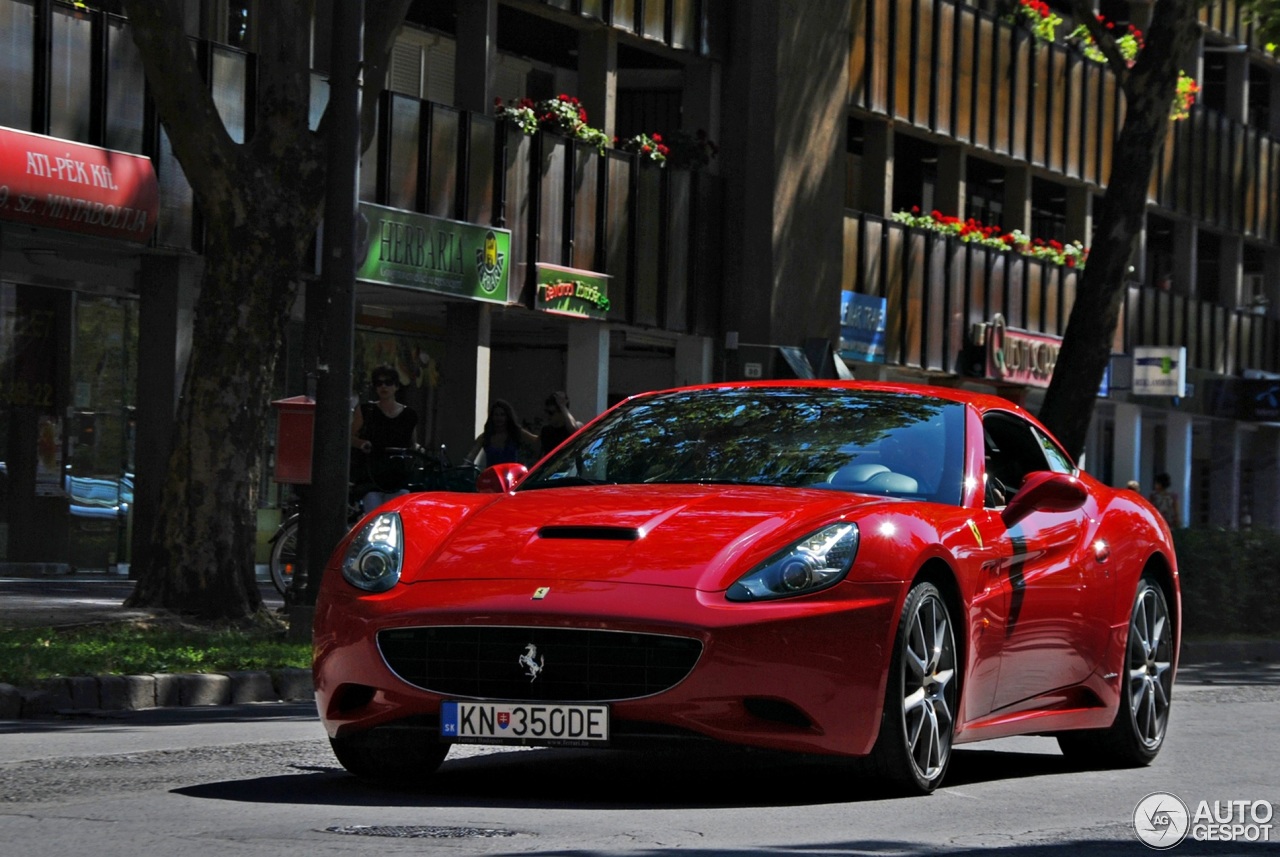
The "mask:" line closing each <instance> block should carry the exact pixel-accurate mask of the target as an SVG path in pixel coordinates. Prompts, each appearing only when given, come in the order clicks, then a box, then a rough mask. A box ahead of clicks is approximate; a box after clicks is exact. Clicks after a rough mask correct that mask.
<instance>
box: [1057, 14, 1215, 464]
mask: <svg viewBox="0 0 1280 857" xmlns="http://www.w3.org/2000/svg"><path fill="white" fill-rule="evenodd" d="M1198 8H1199V5H1198V3H1197V2H1196V0H1159V2H1157V3H1156V5H1155V8H1154V10H1153V15H1152V23H1151V26H1150V28H1149V29H1148V30H1147V33H1146V47H1145V48H1143V50H1142V53H1141V54H1139V56H1138V61H1137V63H1136V64H1135V65H1134V67H1133V68H1132V69H1121V70H1120V71H1119V72H1118V73H1119V75H1120V79H1121V81H1122V83H1123V90H1124V95H1125V118H1124V124H1123V126H1122V127H1121V129H1120V133H1119V134H1118V135H1117V137H1116V141H1115V144H1114V146H1113V148H1112V159H1111V176H1110V178H1109V180H1108V182H1107V192H1106V196H1104V197H1103V199H1102V205H1101V210H1100V211H1099V213H1098V216H1097V219H1096V223H1095V226H1094V234H1093V241H1092V242H1091V244H1090V247H1089V260H1088V264H1087V266H1086V267H1085V270H1084V274H1083V275H1082V276H1081V279H1080V285H1079V287H1078V288H1077V290H1076V298H1075V303H1074V304H1073V305H1072V307H1071V315H1070V316H1069V317H1068V319H1067V329H1066V333H1065V335H1064V336H1063V340H1062V349H1061V351H1060V352H1059V353H1058V363H1057V366H1056V367H1055V368H1054V372H1053V378H1052V379H1051V380H1050V382H1049V389H1048V391H1047V392H1046V393H1045V399H1044V406H1043V407H1042V408H1041V409H1040V419H1041V420H1042V421H1043V422H1044V424H1045V425H1046V426H1047V427H1048V428H1049V430H1050V431H1052V432H1053V433H1054V434H1055V435H1056V436H1057V437H1058V440H1060V441H1061V442H1062V444H1063V446H1065V447H1066V449H1067V451H1068V452H1069V453H1071V455H1072V456H1074V457H1076V458H1077V459H1078V458H1079V457H1080V454H1081V452H1083V450H1084V444H1085V439H1086V437H1087V436H1088V431H1089V422H1090V420H1091V419H1092V418H1093V407H1094V404H1095V403H1096V401H1097V395H1098V388H1099V387H1100V386H1101V385H1102V377H1103V375H1104V374H1105V373H1106V370H1107V364H1108V362H1109V361H1110V358H1111V345H1112V341H1113V340H1114V338H1115V333H1116V326H1117V323H1118V322H1119V319H1120V307H1121V305H1122V304H1123V302H1124V297H1125V292H1126V282H1127V279H1128V278H1127V273H1128V270H1129V264H1130V258H1131V256H1132V253H1133V245H1134V241H1135V239H1136V238H1137V236H1138V234H1139V233H1140V232H1141V231H1142V228H1143V224H1144V219H1145V215H1146V206H1147V189H1148V186H1149V184H1150V182H1151V171H1152V169H1153V167H1154V166H1155V159H1156V155H1157V153H1158V152H1159V151H1160V147H1161V145H1162V144H1163V143H1164V140H1165V137H1166V136H1167V133H1168V130H1169V124H1170V119H1169V110H1170V106H1171V105H1172V104H1173V97H1174V94H1175V91H1176V88H1177V81H1178V70H1179V66H1180V61H1181V59H1182V57H1183V56H1185V55H1186V54H1187V51H1188V50H1189V48H1190V47H1191V45H1192V44H1193V43H1194V41H1195V37H1196V34H1197V33H1198V29H1199V27H1198V23H1197V18H1196V15H1197V10H1198Z"/></svg>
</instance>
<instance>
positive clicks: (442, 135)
mask: <svg viewBox="0 0 1280 857" xmlns="http://www.w3.org/2000/svg"><path fill="white" fill-rule="evenodd" d="M379 114H380V121H379V124H378V132H377V139H376V140H375V142H374V143H373V145H371V146H370V147H369V149H368V150H366V152H365V155H364V159H363V162H362V164H361V175H362V182H361V183H362V187H361V198H362V199H365V200H367V201H369V202H376V203H380V204H383V205H390V206H393V207H396V208H403V209H407V210H410V211H421V212H424V213H427V214H431V215H434V216H437V217H446V218H450V219H454V220H464V221H467V222H471V223H484V224H491V225H495V226H501V227H504V228H506V229H510V230H511V255H512V282H513V287H512V292H511V295H510V297H511V299H512V300H515V301H519V302H523V303H528V302H529V301H530V294H531V289H532V284H533V276H534V266H535V264H536V263H539V262H544V263H550V264H556V265H568V266H570V267H575V268H582V269H586V270H592V271H599V272H602V273H606V274H609V275H610V276H611V277H612V281H611V283H610V289H609V294H610V304H611V305H610V310H609V319H610V320H611V321H618V322H625V323H629V324H634V325H639V326H647V327H659V328H663V329H666V330H670V331H675V332H697V333H703V334H709V333H711V332H713V324H714V312H715V302H714V300H710V299H705V298H704V296H703V295H702V294H695V290H694V289H693V286H692V284H693V282H695V279H696V280H706V279H707V277H708V276H709V270H708V259H707V256H706V255H705V254H699V253H695V252H693V249H692V248H693V247H695V246H704V247H705V246H706V239H707V238H708V237H709V236H711V235H712V234H713V232H712V228H713V223H712V212H713V206H714V200H715V199H716V197H717V195H718V190H717V188H716V180H715V179H714V178H713V177H712V176H710V175H707V174H705V173H698V172H691V171H690V170H687V169H678V168H675V167H659V166H658V165H656V164H653V163H651V162H649V161H646V160H643V159H641V158H640V157H639V156H638V155H634V154H629V153H625V152H621V151H617V150H612V149H606V150H605V152H604V153H603V154H601V153H600V152H598V151H597V150H596V149H595V148H594V147H592V146H590V145H587V144H585V143H581V142H578V141H575V140H570V139H567V138H565V137H560V136H557V135H555V134H549V133H546V132H539V133H538V134H536V135H534V136H532V137H530V136H526V135H524V134H522V133H521V132H520V131H519V130H518V129H517V128H516V127H515V126H514V125H510V124H508V123H507V122H506V121H504V120H499V119H495V118H494V117H492V116H487V115H484V114H479V113H469V112H467V111H461V110H457V109H454V108H452V107H448V106H445V105H441V104H435V103H433V102H430V101H421V100H419V99H416V98H412V97H410V96H405V95H400V94H396V93H389V92H388V93H383V95H382V100H381V102H380V104H379ZM703 291H707V290H703Z"/></svg>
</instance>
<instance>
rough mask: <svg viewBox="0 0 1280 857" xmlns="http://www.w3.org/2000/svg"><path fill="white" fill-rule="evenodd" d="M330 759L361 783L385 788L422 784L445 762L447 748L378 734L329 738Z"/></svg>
mask: <svg viewBox="0 0 1280 857" xmlns="http://www.w3.org/2000/svg"><path fill="white" fill-rule="evenodd" d="M329 746H330V747H332V748H333V755H334V756H336V757H337V758H338V762H339V763H340V764H341V765H342V767H344V768H346V769H347V771H348V772H349V773H351V774H354V775H355V776H357V777H359V778H360V779H362V780H369V781H371V782H377V783H386V784H388V785H399V786H405V785H413V784H415V783H422V782H425V781H426V780H427V779H428V778H430V776H431V775H432V774H434V773H435V772H436V769H437V768H439V767H440V765H441V763H443V762H444V757H445V756H447V755H448V754H449V745H448V744H444V743H439V742H436V741H432V740H430V739H421V738H420V737H417V736H414V737H413V738H411V739H410V738H405V739H403V740H393V739H391V738H390V737H389V736H387V735H386V734H380V730H374V732H372V733H362V734H359V735H353V736H351V737H349V738H330V739H329Z"/></svg>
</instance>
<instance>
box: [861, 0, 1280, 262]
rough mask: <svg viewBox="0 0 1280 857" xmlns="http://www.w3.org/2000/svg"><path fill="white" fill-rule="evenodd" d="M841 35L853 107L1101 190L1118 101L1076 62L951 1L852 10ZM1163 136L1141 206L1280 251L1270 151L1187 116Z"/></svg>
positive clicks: (1207, 116)
mask: <svg viewBox="0 0 1280 857" xmlns="http://www.w3.org/2000/svg"><path fill="white" fill-rule="evenodd" d="M1213 8H1214V9H1217V8H1218V7H1213ZM1215 20H1217V19H1215ZM1223 26H1225V24H1223ZM1232 29H1238V28H1235V27H1233V28H1232ZM853 31H854V40H853V53H852V60H851V66H850V68H851V73H850V91H849V97H850V103H851V104H852V105H854V106H855V107H857V108H859V109H862V110H865V111H868V112H869V113H872V114H877V115H880V116H884V117H886V118H888V119H892V120H894V121H897V122H901V123H906V124H908V125H911V126H914V127H916V128H919V129H921V130H927V131H930V132H933V133H937V134H940V135H943V136H945V137H949V138H951V139H953V140H955V141H957V142H960V143H964V144H967V145H969V146H972V147H974V148H976V149H979V150H984V151H988V152H991V153H995V154H998V155H1003V156H1007V157H1010V158H1013V159H1015V160H1018V161H1022V162H1025V163H1028V164H1031V165H1033V166H1036V167H1042V168H1044V169H1046V170H1048V171H1050V172H1053V173H1057V174H1058V175H1061V176H1064V177H1067V178H1071V179H1077V180H1079V181H1082V182H1085V183H1087V184H1090V185H1095V186H1104V185H1105V184H1106V182H1107V180H1108V179H1109V178H1110V175H1111V149H1112V144H1113V142H1114V138H1115V135H1116V133H1117V132H1118V130H1119V128H1120V125H1121V123H1122V122H1123V119H1124V99H1123V96H1122V94H1121V93H1120V91H1119V88H1118V87H1117V85H1116V81H1115V78H1114V76H1113V75H1112V74H1111V73H1110V72H1109V71H1108V70H1107V68H1106V67H1105V66H1104V65H1101V64H1099V63H1095V62H1092V61H1090V60H1087V59H1085V58H1084V56H1083V55H1082V54H1081V53H1080V52H1079V51H1078V50H1075V49H1073V48H1069V47H1067V46H1065V45H1062V44H1052V45H1046V44H1039V43H1037V42H1036V40H1035V39H1034V38H1033V37H1032V36H1031V34H1030V33H1029V32H1028V31H1027V30H1025V29H1024V28H1021V27H1016V26H1013V25H1012V24H1009V23H1007V22H1005V21H1003V20H1001V19H999V18H998V17H996V16H995V15H993V14H991V13H990V12H987V11H983V10H980V9H977V8H975V7H973V6H970V5H966V4H964V3H958V2H954V0H862V2H861V3H860V5H858V6H856V7H855V26H854V28H853ZM1172 131H1173V133H1172V134H1171V135H1170V137H1169V139H1168V140H1167V141H1166V143H1165V146H1164V149H1163V151H1162V152H1161V153H1160V155H1159V157H1158V159H1157V161H1158V167H1157V170H1156V172H1155V173H1154V174H1153V176H1152V180H1151V186H1150V189H1149V191H1148V196H1149V199H1150V201H1151V202H1153V203H1155V204H1158V205H1160V206H1163V207H1165V208H1167V209H1170V210H1172V211H1176V212H1178V213H1180V214H1183V215H1186V216H1189V217H1193V218H1196V219H1198V220H1202V221H1204V222H1207V223H1210V224H1213V225H1215V226H1220V227H1222V228H1226V229H1231V230H1234V231H1239V232H1242V233H1244V234H1246V235H1249V236H1251V237H1257V238H1261V239H1263V240H1267V241H1271V242H1275V241H1277V240H1280V208H1278V207H1277V205H1276V202H1275V200H1276V198H1277V197H1276V194H1275V188H1276V187H1277V186H1280V142H1277V141H1276V140H1275V139H1273V138H1272V137H1270V136H1269V135H1268V134H1265V133H1261V132H1259V131H1258V130H1257V129H1255V128H1252V127H1249V126H1246V125H1242V124H1240V123H1238V122H1235V121H1232V120H1229V119H1227V118H1226V117H1224V116H1221V115H1220V114H1218V113H1216V112H1214V111H1209V110H1204V109H1201V108H1199V107H1196V108H1193V109H1192V116H1191V118H1190V119H1189V120H1187V121H1183V122H1178V123H1176V124H1175V126H1174V128H1173V129H1172Z"/></svg>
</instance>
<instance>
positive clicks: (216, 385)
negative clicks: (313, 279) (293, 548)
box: [128, 207, 314, 619]
mask: <svg viewBox="0 0 1280 857" xmlns="http://www.w3.org/2000/svg"><path fill="white" fill-rule="evenodd" d="M308 215H310V216H311V217H314V214H313V213H310V212H307V211H306V210H305V209H302V208H301V207H298V208H296V209H295V214H294V216H293V217H280V218H272V219H275V220H276V221H277V222H286V223H289V222H306V220H307V217H308ZM254 219H255V218H250V220H254ZM256 219H257V220H258V222H259V223H260V222H261V221H262V220H263V218H256ZM222 225H223V219H222V218H217V219H211V221H210V228H209V232H208V235H207V243H206V254H205V259H206V264H207V267H206V269H205V276H204V282H203V284H202V287H201V290H200V298H199V301H198V303H197V306H196V319H195V324H194V329H193V332H192V348H191V360H190V363H189V365H188V369H187V377H186V381H185V384H184V386H183V397H182V400H181V402H180V403H179V406H178V416H177V426H176V436H175V442H174V451H173V454H172V455H171V457H170V460H169V477H168V479H167V481H166V483H165V486H164V492H163V499H162V507H161V514H160V516H159V519H158V521H157V525H156V532H155V533H153V534H151V535H152V538H153V539H154V541H155V544H154V547H153V552H152V554H151V559H150V561H149V562H148V564H147V565H146V566H144V567H143V568H141V569H140V576H139V580H138V583H137V585H136V587H135V588H134V592H133V594H132V596H131V597H130V599H129V602H128V603H129V604H131V605H136V606H142V605H145V606H154V607H166V608H169V609H173V610H177V611H181V612H184V613H191V614H195V615H197V616H200V617H201V618H210V619H212V618H219V619H236V618H242V617H244V616H247V615H248V614H250V613H252V612H254V611H255V610H257V609H258V607H259V606H260V605H261V602H262V598H261V595H260V593H259V591H258V586H257V581H256V578H255V573H254V572H255V569H254V549H255V545H256V541H257V507H258V504H257V502H256V498H257V486H258V482H259V477H260V474H261V464H262V462H261V460H260V459H261V448H262V427H263V425H265V423H266V414H267V408H268V407H269V400H270V395H271V383H272V379H273V377H274V370H275V363H276V355H277V354H278V353H279V350H280V344H281V341H282V337H283V332H284V323H285V320H286V318H287V316H288V310H289V307H290V305H291V303H292V300H293V297H294V295H295V294H296V291H297V282H298V272H299V271H300V270H302V265H301V261H302V253H303V250H304V249H305V247H304V246H299V242H298V236H297V230H296V229H294V228H292V226H289V227H286V228H284V229H282V230H279V231H276V232H275V233H268V234H264V233H263V232H262V231H261V229H260V228H251V227H246V226H243V225H242V226H240V227H238V228H232V229H224V228H220V227H221V226H222ZM139 535H143V534H139Z"/></svg>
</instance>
